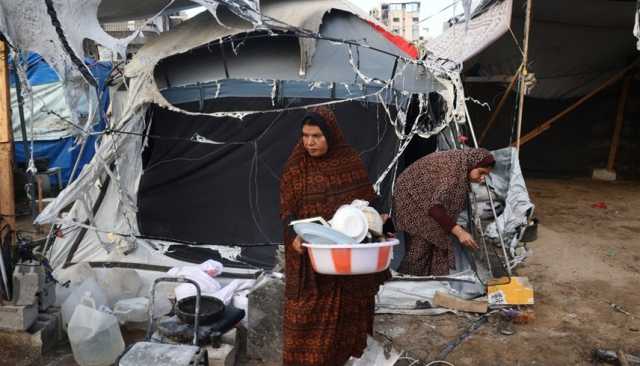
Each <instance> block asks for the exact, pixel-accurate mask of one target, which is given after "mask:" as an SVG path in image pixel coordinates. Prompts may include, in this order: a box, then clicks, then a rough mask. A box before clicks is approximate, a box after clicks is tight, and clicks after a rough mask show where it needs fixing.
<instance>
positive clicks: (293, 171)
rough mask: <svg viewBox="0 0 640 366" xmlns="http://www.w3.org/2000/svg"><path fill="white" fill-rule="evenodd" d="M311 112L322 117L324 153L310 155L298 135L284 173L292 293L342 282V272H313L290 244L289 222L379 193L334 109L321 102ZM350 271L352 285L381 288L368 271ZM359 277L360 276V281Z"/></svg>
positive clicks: (328, 213) (328, 214)
mask: <svg viewBox="0 0 640 366" xmlns="http://www.w3.org/2000/svg"><path fill="white" fill-rule="evenodd" d="M310 115H313V116H314V117H313V118H311V119H312V121H314V118H321V119H322V121H320V122H318V123H322V124H324V126H325V128H326V129H327V131H328V132H325V131H324V130H323V134H324V135H325V138H326V139H327V143H328V145H329V146H328V150H327V153H326V154H325V155H323V156H320V157H312V156H310V155H309V154H308V153H307V151H306V150H305V149H304V146H303V144H302V139H300V142H298V144H297V145H296V146H295V147H294V149H293V152H292V153H291V156H290V157H289V159H288V160H287V163H286V165H285V167H284V170H283V173H282V177H281V178H280V217H281V219H282V220H283V223H284V225H285V234H284V236H285V237H284V241H285V254H286V269H285V270H286V275H287V276H286V286H285V291H286V293H287V296H288V297H297V296H298V295H299V294H300V291H301V290H302V289H313V288H315V287H316V286H335V285H338V284H339V283H341V280H340V279H338V277H339V276H323V275H319V274H316V273H314V272H313V269H312V268H311V265H310V262H309V259H308V257H307V255H306V254H305V255H303V256H301V255H300V254H298V253H296V252H294V251H293V250H291V248H290V247H291V245H290V244H291V242H292V241H293V239H294V238H295V233H293V232H292V231H291V230H290V229H289V228H288V224H289V222H290V221H291V220H295V219H305V218H310V217H315V216H322V217H323V218H325V219H326V220H329V219H331V217H332V216H333V214H334V213H335V211H336V210H337V209H338V208H339V207H340V206H342V205H344V204H349V203H351V202H352V201H353V200H355V199H363V200H367V201H369V202H373V200H374V199H375V198H376V195H375V192H374V191H373V188H372V185H371V183H370V181H369V177H368V175H367V171H366V169H365V167H364V164H363V162H362V160H361V159H360V156H359V155H358V153H357V152H356V150H354V149H353V148H352V147H351V146H349V145H348V144H347V143H346V141H345V139H344V136H343V135H342V131H340V129H339V128H338V125H337V122H336V117H335V115H334V113H333V112H332V111H331V110H330V109H329V108H327V107H324V106H323V107H316V108H312V109H311V110H310V113H308V114H307V115H306V116H305V119H304V120H306V119H310V118H309V116H310ZM304 120H303V121H304ZM315 123H316V122H315V121H314V124H315ZM301 127H302V126H301ZM319 127H321V128H322V126H319ZM327 135H329V136H327ZM317 277H322V281H316V278H317ZM349 277H350V281H345V282H344V284H345V285H348V286H350V287H352V288H353V289H354V291H373V293H374V294H375V291H377V287H378V285H379V282H376V283H375V284H374V283H373V277H371V276H370V275H365V276H349ZM358 277H362V278H361V280H362V281H359V280H358Z"/></svg>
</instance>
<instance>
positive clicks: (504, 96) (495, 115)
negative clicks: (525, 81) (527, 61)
mask: <svg viewBox="0 0 640 366" xmlns="http://www.w3.org/2000/svg"><path fill="white" fill-rule="evenodd" d="M521 69H522V65H521V66H520V67H519V68H518V70H517V71H516V73H515V75H513V77H512V78H511V82H509V86H508V87H507V90H505V92H504V94H502V98H500V101H499V102H498V106H497V107H496V109H495V110H494V111H493V114H491V118H489V122H487V125H486V126H485V128H484V130H482V133H481V134H480V139H479V140H478V143H479V144H480V145H482V142H483V141H484V139H485V137H487V133H488V132H489V130H490V129H491V127H492V126H493V124H494V122H495V121H496V119H497V118H498V114H500V111H501V110H502V107H504V104H505V103H506V102H507V97H508V96H509V94H510V93H511V91H512V90H513V87H514V86H515V85H516V80H518V77H520V70H521Z"/></svg>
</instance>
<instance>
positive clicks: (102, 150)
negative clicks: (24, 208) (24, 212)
mask: <svg viewBox="0 0 640 366" xmlns="http://www.w3.org/2000/svg"><path fill="white" fill-rule="evenodd" d="M143 121H144V115H143V114H142V113H140V112H139V114H138V115H137V117H134V118H132V119H131V120H130V121H129V122H130V123H127V124H126V125H125V126H124V127H123V131H124V132H128V133H134V134H135V133H142V132H143V129H144V123H143ZM141 143H142V141H141V139H140V138H139V137H137V136H132V135H130V134H112V135H107V136H103V139H102V144H101V145H100V146H99V148H98V149H97V151H96V153H95V155H94V160H93V161H92V162H91V163H90V164H87V165H86V166H85V168H84V169H82V171H81V172H80V174H79V176H78V178H76V180H74V181H73V183H72V184H71V185H69V186H67V187H66V188H65V189H64V190H63V191H62V192H61V193H60V194H59V195H58V198H57V199H56V200H54V201H53V202H52V203H51V204H49V205H47V206H46V207H45V209H44V210H43V211H42V212H41V213H40V215H38V217H37V218H36V221H35V222H36V224H42V223H45V222H49V223H56V222H59V221H60V222H61V221H62V219H61V218H59V217H58V213H60V212H62V210H63V209H64V208H65V207H67V206H69V205H70V204H72V203H73V202H75V201H76V200H79V199H82V197H83V194H84V192H86V191H87V189H88V187H93V185H94V184H95V183H96V182H100V181H101V180H102V179H104V178H105V173H106V172H107V171H108V170H109V167H108V165H109V164H111V162H113V161H115V160H116V156H120V155H124V156H130V155H132V154H133V153H132V151H140V150H141V149H142V146H141ZM119 164H121V165H122V169H121V177H120V179H119V181H116V182H111V183H113V184H110V187H111V186H115V187H116V188H117V187H118V186H120V188H121V189H118V190H117V191H118V192H119V195H120V197H121V200H118V202H119V206H121V207H122V208H125V207H130V208H131V209H132V210H131V211H130V212H129V213H128V214H130V215H133V217H134V218H135V200H133V199H132V198H131V197H129V196H128V192H135V189H136V188H137V184H138V178H139V175H140V173H141V171H142V162H141V161H140V159H136V160H135V161H134V162H127V163H125V164H123V163H122V162H120V163H119ZM132 204H133V206H132ZM123 214H124V212H123ZM120 221H121V220H120V219H118V220H115V221H114V222H120ZM134 221H135V220H134ZM134 233H137V231H134Z"/></svg>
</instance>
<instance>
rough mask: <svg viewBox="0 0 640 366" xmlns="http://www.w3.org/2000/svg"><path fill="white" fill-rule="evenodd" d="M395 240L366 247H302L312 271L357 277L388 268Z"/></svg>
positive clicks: (322, 245)
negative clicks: (305, 251) (304, 248)
mask: <svg viewBox="0 0 640 366" xmlns="http://www.w3.org/2000/svg"><path fill="white" fill-rule="evenodd" d="M398 244H400V242H399V241H398V239H389V240H387V241H385V242H379V243H368V244H308V243H304V244H302V245H303V246H305V247H306V248H307V253H308V255H309V259H310V260H311V265H312V266H313V269H314V270H315V271H316V272H318V273H322V274H327V275H358V274H368V273H377V272H382V271H384V270H386V269H387V268H389V263H391V259H392V258H393V247H394V246H395V245H398Z"/></svg>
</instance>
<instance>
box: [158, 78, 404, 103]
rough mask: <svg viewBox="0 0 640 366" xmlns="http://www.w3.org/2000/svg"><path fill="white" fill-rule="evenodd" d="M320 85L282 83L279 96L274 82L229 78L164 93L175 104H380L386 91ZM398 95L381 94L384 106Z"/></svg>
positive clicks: (163, 91)
mask: <svg viewBox="0 0 640 366" xmlns="http://www.w3.org/2000/svg"><path fill="white" fill-rule="evenodd" d="M317 84H318V83H317V82H307V81H293V80H287V81H281V82H278V93H277V95H273V93H272V92H273V86H272V85H273V82H272V81H266V80H265V81H256V80H239V79H226V80H221V81H219V82H215V83H211V84H208V85H194V86H185V87H177V88H169V89H164V90H162V91H161V93H162V95H163V96H164V97H165V98H166V100H167V101H169V102H170V103H171V104H173V105H179V104H184V103H190V102H198V101H201V100H202V101H206V100H210V99H216V98H226V97H271V98H272V99H275V98H316V99H330V98H331V97H334V98H336V99H349V98H356V97H365V96H366V97H367V98H366V101H367V102H375V103H378V102H380V100H379V98H377V97H376V96H373V95H372V94H374V93H377V92H379V91H380V90H381V89H382V88H383V87H381V86H379V85H367V86H366V87H365V88H363V87H362V85H360V84H346V83H345V84H343V83H336V84H335V89H333V90H332V88H331V84H330V83H324V84H326V85H321V86H317ZM395 93H398V91H397V90H393V91H391V92H385V93H382V94H383V95H382V96H381V97H382V100H383V101H384V103H387V104H389V103H392V102H393V98H394V97H395V95H394V94H395ZM274 97H275V98H274ZM408 98H409V96H402V97H401V101H404V102H406V100H408Z"/></svg>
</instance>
